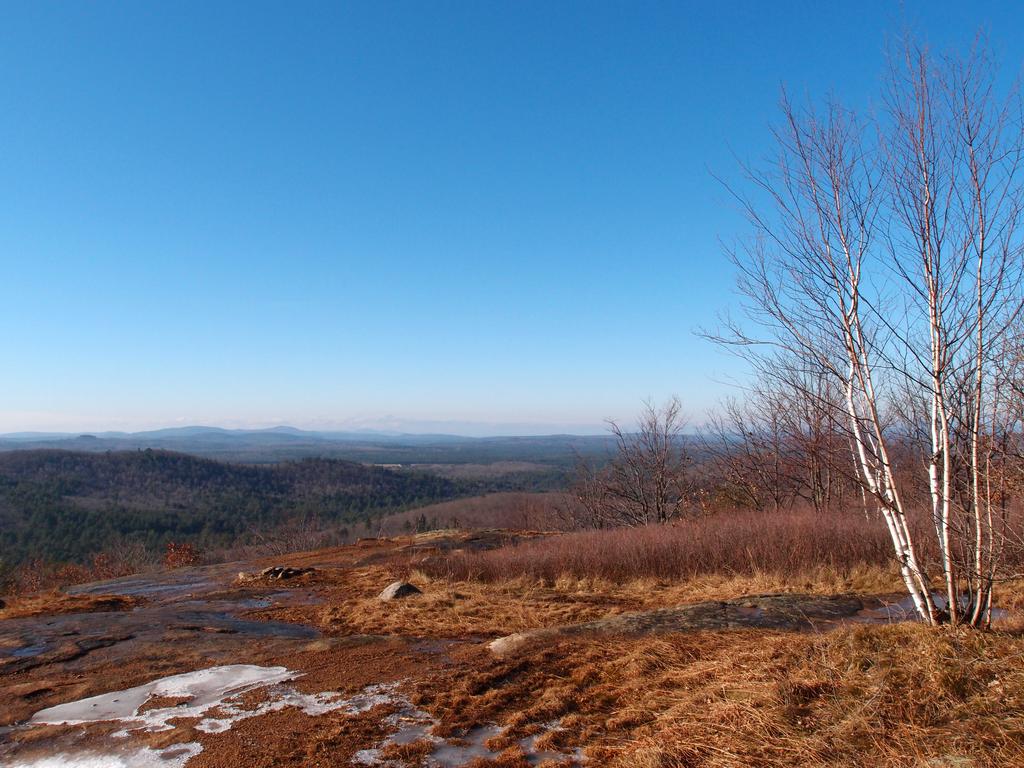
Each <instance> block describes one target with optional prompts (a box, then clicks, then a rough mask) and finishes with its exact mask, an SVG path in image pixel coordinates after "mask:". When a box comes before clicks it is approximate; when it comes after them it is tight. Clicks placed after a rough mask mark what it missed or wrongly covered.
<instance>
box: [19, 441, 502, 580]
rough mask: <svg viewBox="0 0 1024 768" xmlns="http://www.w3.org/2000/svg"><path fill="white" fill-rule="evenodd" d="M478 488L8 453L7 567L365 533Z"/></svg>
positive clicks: (383, 477)
mask: <svg viewBox="0 0 1024 768" xmlns="http://www.w3.org/2000/svg"><path fill="white" fill-rule="evenodd" d="M481 490H487V488H486V487H484V486H483V485H482V484H481V483H479V482H471V481H465V480H457V479H452V478H445V477H439V476H437V475H432V474H426V473H417V472H407V471H392V470H390V469H385V468H381V467H373V466H366V465H363V464H358V463H354V462H349V461H341V460H337V459H303V460H301V461H295V462H285V463H280V464H272V465H259V466H251V465H243V464H229V463H224V462H219V461H214V460H210V459H203V458H198V457H195V456H189V455H186V454H179V453H171V452H167V451H158V450H143V451H131V452H116V453H79V452H70V451H58V450H38V451H16V452H11V453H4V454H0V563H2V564H5V565H8V566H9V565H12V564H17V563H19V562H24V561H26V560H29V559H33V558H42V559H45V560H50V561H81V560H84V559H86V558H88V557H89V556H91V555H92V554H94V553H97V552H100V551H104V550H107V549H109V548H110V547H112V546H116V545H117V544H118V543H120V542H131V543H134V544H136V545H138V544H141V545H142V546H144V547H145V548H146V549H147V550H150V551H154V552H156V551H159V550H161V549H163V548H164V547H165V546H166V544H167V543H168V542H171V541H174V542H189V543H192V544H194V545H195V546H197V547H200V548H203V549H208V548H216V547H224V546H230V545H233V544H237V543H239V542H244V541H246V540H251V539H252V538H253V536H254V535H256V534H257V533H266V532H268V531H272V530H274V529H275V528H277V527H280V526H287V525H294V524H299V523H301V522H302V521H309V520H311V519H315V520H316V521H317V522H318V524H329V525H334V526H337V527H338V528H343V527H350V528H352V530H353V531H354V532H363V531H364V530H367V531H368V530H370V528H371V527H372V522H371V521H372V520H374V519H379V518H380V516H382V515H384V514H387V513H390V512H395V511H399V510H404V509H408V508H411V507H414V506H418V505H424V504H429V503H432V502H437V501H442V500H445V499H452V498H456V497H459V496H464V495H469V494H472V493H478V492H480V491H481Z"/></svg>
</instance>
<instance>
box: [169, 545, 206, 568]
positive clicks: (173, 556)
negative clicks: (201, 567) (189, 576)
mask: <svg viewBox="0 0 1024 768" xmlns="http://www.w3.org/2000/svg"><path fill="white" fill-rule="evenodd" d="M198 564H199V553H198V552H197V551H196V548H195V547H194V546H192V545H191V544H189V543H187V542H185V543H182V544H178V543H175V542H173V541H169V542H167V551H166V553H165V554H164V566H165V567H167V568H185V567H188V566H190V565H198Z"/></svg>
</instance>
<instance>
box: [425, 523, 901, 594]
mask: <svg viewBox="0 0 1024 768" xmlns="http://www.w3.org/2000/svg"><path fill="white" fill-rule="evenodd" d="M891 558H892V545H891V544H890V542H889V539H888V534H887V532H886V529H885V526H884V524H883V523H882V522H881V521H880V520H873V519H871V520H869V519H865V517H864V515H863V514H835V515H824V516H823V515H817V514H815V513H814V512H813V511H810V510H808V511H792V512H780V513H770V514H769V513H763V512H762V513H759V512H745V511H739V512H729V513H724V512H723V513H719V514H714V515H708V516H706V517H701V518H697V519H692V520H684V521H681V522H678V523H675V524H673V525H651V526H646V527H642V528H616V529H606V530H592V531H580V532H576V533H566V534H561V535H555V536H551V537H549V538H545V539H539V540H534V541H527V542H522V543H519V544H518V545H515V546H508V547H503V548H501V549H496V550H490V551H484V552H454V553H452V554H450V555H449V556H447V557H445V558H437V559H435V560H432V561H428V562H426V563H424V564H422V565H418V566H417V567H420V568H421V569H422V570H424V571H426V572H427V573H429V574H430V575H432V576H439V577H446V578H453V579H480V580H484V581H495V580H499V579H503V578H509V577H516V576H528V577H533V578H539V579H544V580H547V581H554V580H555V579H557V578H558V577H559V576H572V577H576V578H605V579H610V580H612V581H619V582H622V581H628V580H630V579H635V578H690V577H694V576H698V575H701V574H708V573H736V574H751V573H755V572H758V571H774V572H777V573H783V574H790V573H793V574H795V573H800V572H806V571H807V570H808V569H813V568H817V567H819V566H830V567H833V568H835V569H836V570H838V571H845V570H847V569H849V568H851V567H853V566H856V565H863V564H867V565H885V564H887V563H889V562H890V561H891Z"/></svg>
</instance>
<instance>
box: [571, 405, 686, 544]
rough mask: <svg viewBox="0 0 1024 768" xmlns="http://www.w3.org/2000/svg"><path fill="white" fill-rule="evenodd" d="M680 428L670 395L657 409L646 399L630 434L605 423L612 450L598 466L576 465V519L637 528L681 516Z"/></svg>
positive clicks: (683, 482) (679, 414)
mask: <svg viewBox="0 0 1024 768" xmlns="http://www.w3.org/2000/svg"><path fill="white" fill-rule="evenodd" d="M684 426H685V422H684V419H683V415H682V405H681V403H680V402H679V399H678V398H675V397H673V398H672V399H671V400H669V401H668V402H667V403H666V404H665V405H663V406H661V407H655V406H654V405H652V404H650V403H647V404H646V406H645V408H644V411H643V413H641V415H640V419H639V423H638V425H637V429H636V431H635V432H627V431H625V430H624V429H622V427H621V426H620V425H619V424H618V423H616V422H614V421H610V422H609V429H610V430H611V433H612V435H613V436H614V438H615V454H614V455H613V456H612V457H611V458H610V459H609V461H608V463H607V464H606V465H605V466H603V467H600V468H594V467H592V466H590V465H589V464H586V463H581V464H580V467H579V474H578V477H577V482H576V484H575V486H574V496H575V499H576V501H577V503H578V504H579V507H578V509H579V511H580V512H581V513H582V514H579V515H578V517H577V520H576V522H577V523H582V522H585V523H587V524H589V525H592V526H595V527H607V526H622V525H626V526H637V525H648V524H651V523H667V522H670V521H672V520H675V519H676V518H678V517H680V516H681V515H682V514H684V512H685V511H686V510H687V509H688V508H689V505H690V501H691V499H692V493H693V488H692V484H691V481H690V478H689V475H688V468H689V464H690V459H689V456H688V455H687V453H686V451H685V449H684V445H683V434H682V432H683V428H684Z"/></svg>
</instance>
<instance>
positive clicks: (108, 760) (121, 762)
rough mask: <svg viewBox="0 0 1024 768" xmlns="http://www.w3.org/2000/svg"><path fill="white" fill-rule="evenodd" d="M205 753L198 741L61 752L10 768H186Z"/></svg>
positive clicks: (13, 764)
mask: <svg viewBox="0 0 1024 768" xmlns="http://www.w3.org/2000/svg"><path fill="white" fill-rule="evenodd" d="M202 751H203V748H202V746H200V745H199V744H198V743H196V742H188V743H187V744H174V745H173V746H170V747H164V748H163V749H150V748H149V747H142V748H141V749H138V750H135V751H134V752H122V753H115V754H109V753H108V754H102V753H99V752H81V753H77V754H74V753H64V752H62V753H60V754H57V755H50V756H47V757H41V758H38V759H28V760H26V761H23V762H16V763H10V764H8V768H184V766H185V763H187V762H188V761H189V760H191V759H192V758H193V757H195V756H196V755H198V754H199V753H200V752H202Z"/></svg>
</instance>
